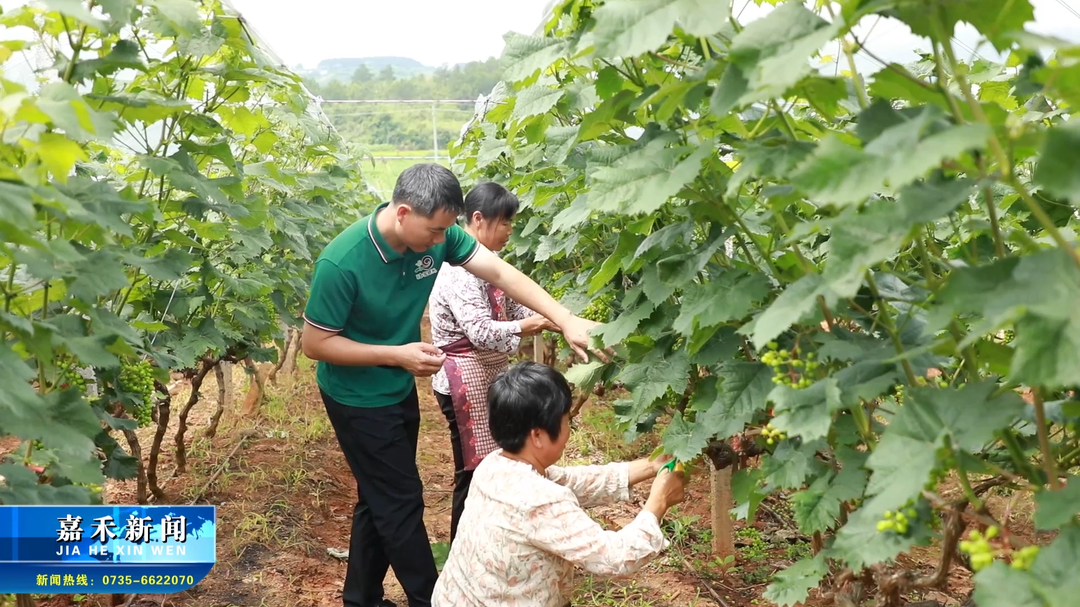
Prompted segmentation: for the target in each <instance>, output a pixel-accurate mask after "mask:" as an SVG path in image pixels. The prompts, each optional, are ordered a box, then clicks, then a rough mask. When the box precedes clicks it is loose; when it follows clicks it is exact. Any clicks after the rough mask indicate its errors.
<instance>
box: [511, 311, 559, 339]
mask: <svg viewBox="0 0 1080 607" xmlns="http://www.w3.org/2000/svg"><path fill="white" fill-rule="evenodd" d="M518 324H519V325H521V333H519V335H521V337H530V336H532V335H536V334H538V333H541V332H543V331H556V332H558V330H559V325H557V324H555V323H553V322H551V321H550V320H548V319H547V318H544V317H543V316H541V315H539V314H534V315H533V316H529V317H528V318H523V319H522V320H519V321H518Z"/></svg>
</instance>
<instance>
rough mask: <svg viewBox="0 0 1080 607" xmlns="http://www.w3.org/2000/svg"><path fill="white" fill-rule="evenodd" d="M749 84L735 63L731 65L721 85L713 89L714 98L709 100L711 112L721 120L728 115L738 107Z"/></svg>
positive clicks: (721, 80) (722, 78) (722, 77)
mask: <svg viewBox="0 0 1080 607" xmlns="http://www.w3.org/2000/svg"><path fill="white" fill-rule="evenodd" d="M749 84H750V83H749V82H747V81H746V76H744V75H743V72H742V69H741V68H740V67H739V66H737V65H735V64H734V63H729V64H728V66H727V68H726V69H725V70H724V75H723V76H721V77H720V83H719V84H717V85H716V88H714V89H713V94H712V97H711V98H710V99H709V111H710V112H712V113H713V114H714V115H716V116H717V117H719V118H723V117H724V116H726V115H728V113H729V112H731V110H733V109H735V108H736V107H737V106H738V104H739V100H740V99H742V97H743V95H745V94H746V89H747V86H748V85H749Z"/></svg>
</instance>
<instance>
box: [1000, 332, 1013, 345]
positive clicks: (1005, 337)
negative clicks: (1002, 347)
mask: <svg viewBox="0 0 1080 607" xmlns="http://www.w3.org/2000/svg"><path fill="white" fill-rule="evenodd" d="M1014 339H1016V331H1013V330H1012V329H1005V330H1004V331H1002V340H1001V341H1003V342H1005V343H1007V344H1011V343H1012V342H1013V340H1014Z"/></svg>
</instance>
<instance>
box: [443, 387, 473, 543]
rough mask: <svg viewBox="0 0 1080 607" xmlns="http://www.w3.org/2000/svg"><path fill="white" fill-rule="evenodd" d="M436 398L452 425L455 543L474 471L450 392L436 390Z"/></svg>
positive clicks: (451, 540)
mask: <svg viewBox="0 0 1080 607" xmlns="http://www.w3.org/2000/svg"><path fill="white" fill-rule="evenodd" d="M435 399H436V400H438V401H439V408H440V409H442V412H443V415H444V416H445V417H446V423H447V424H449V425H450V445H451V447H453V450H454V501H453V503H452V505H451V509H450V542H451V543H453V542H454V537H455V536H457V528H458V522H459V521H461V513H462V512H464V511H465V498H466V497H468V496H469V485H471V484H472V477H473V471H472V470H466V469H465V456H464V455H463V454H462V451H461V431H460V430H459V429H458V425H457V416H456V415H454V401H453V399H452V398H450V395H449V394H439V393H438V392H435Z"/></svg>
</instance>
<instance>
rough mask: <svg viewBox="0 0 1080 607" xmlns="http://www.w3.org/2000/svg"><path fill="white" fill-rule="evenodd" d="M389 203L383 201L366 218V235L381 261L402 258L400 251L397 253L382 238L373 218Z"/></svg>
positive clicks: (387, 261)
mask: <svg viewBox="0 0 1080 607" xmlns="http://www.w3.org/2000/svg"><path fill="white" fill-rule="evenodd" d="M389 205H390V203H388V202H384V203H382V204H380V205H379V206H377V207H375V211H374V212H372V213H371V219H369V220H368V224H367V229H368V236H370V237H371V242H372V244H374V245H375V250H376V251H378V252H379V257H381V258H382V260H383V263H390V262H391V261H396V260H398V259H401V258H402V255H401V253H398V252H397V251H395V250H394V248H393V247H391V246H390V245H389V244H387V242H386V239H385V238H383V235H382V232H380V231H379V227H378V226H377V225H376V224H375V218H376V217H378V215H379V212H380V211H382V210H383V209H385V208H386V207H388V206H389Z"/></svg>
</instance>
